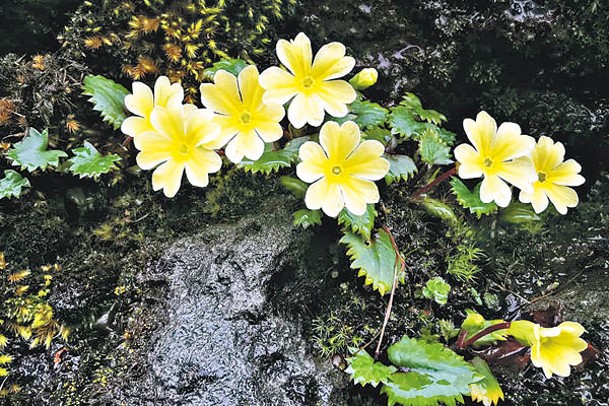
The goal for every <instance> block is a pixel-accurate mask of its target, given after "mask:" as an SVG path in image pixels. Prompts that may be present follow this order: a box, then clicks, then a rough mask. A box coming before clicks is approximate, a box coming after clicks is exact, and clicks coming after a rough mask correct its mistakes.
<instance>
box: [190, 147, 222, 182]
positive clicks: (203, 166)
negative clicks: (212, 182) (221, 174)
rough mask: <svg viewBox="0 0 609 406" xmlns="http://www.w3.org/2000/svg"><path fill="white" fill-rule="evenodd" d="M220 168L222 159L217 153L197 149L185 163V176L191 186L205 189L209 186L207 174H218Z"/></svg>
mask: <svg viewBox="0 0 609 406" xmlns="http://www.w3.org/2000/svg"><path fill="white" fill-rule="evenodd" d="M221 167H222V159H221V158H220V156H219V155H218V154H217V153H215V152H213V151H210V150H208V149H205V148H201V147H199V148H197V149H195V151H194V152H193V155H192V158H191V159H190V160H189V161H188V162H186V176H187V177H188V181H189V182H190V183H191V184H192V185H193V186H197V187H205V186H207V185H208V184H209V174H210V173H216V172H218V171H219V170H220V168H221Z"/></svg>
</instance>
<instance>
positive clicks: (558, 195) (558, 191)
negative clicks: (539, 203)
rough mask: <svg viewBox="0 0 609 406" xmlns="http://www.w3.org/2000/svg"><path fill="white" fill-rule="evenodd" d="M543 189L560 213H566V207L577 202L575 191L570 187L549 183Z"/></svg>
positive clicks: (573, 205)
mask: <svg viewBox="0 0 609 406" xmlns="http://www.w3.org/2000/svg"><path fill="white" fill-rule="evenodd" d="M545 191H546V194H547V195H548V197H549V198H550V201H551V202H552V204H553V205H554V207H556V210H557V211H558V212H559V213H560V214H567V208H568V207H575V206H577V204H578V203H579V197H578V196H577V193H576V192H575V190H573V189H571V188H570V187H567V186H560V185H551V184H550V185H548V186H546V187H545Z"/></svg>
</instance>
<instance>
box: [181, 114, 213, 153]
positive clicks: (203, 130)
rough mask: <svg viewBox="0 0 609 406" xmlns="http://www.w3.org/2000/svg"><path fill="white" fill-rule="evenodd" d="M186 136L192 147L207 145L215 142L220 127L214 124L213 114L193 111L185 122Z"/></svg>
mask: <svg viewBox="0 0 609 406" xmlns="http://www.w3.org/2000/svg"><path fill="white" fill-rule="evenodd" d="M186 134H187V136H188V137H189V138H190V139H191V140H192V143H193V144H194V145H202V144H206V145H207V144H209V143H210V142H213V141H214V140H216V139H217V138H218V137H219V136H220V126H219V125H218V124H216V123H215V122H214V113H213V112H212V111H211V110H207V109H197V110H196V111H193V112H192V113H191V114H190V116H189V117H188V121H187V122H186Z"/></svg>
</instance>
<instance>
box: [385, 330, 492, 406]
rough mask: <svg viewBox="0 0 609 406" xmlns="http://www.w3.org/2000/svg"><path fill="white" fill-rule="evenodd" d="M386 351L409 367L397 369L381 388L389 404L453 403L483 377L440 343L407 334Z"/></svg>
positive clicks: (398, 364) (399, 364)
mask: <svg viewBox="0 0 609 406" xmlns="http://www.w3.org/2000/svg"><path fill="white" fill-rule="evenodd" d="M387 354H388V356H389V360H390V361H391V363H392V364H393V365H395V366H396V367H399V368H400V369H403V370H406V371H408V372H397V373H394V374H393V375H391V376H390V377H389V379H388V381H387V382H386V383H385V385H384V386H383V388H382V389H381V392H382V393H385V394H386V395H387V397H388V400H389V405H395V404H401V405H405V406H428V405H429V406H435V405H439V404H445V405H451V406H454V405H455V404H456V403H457V402H459V403H463V395H469V393H470V391H469V385H471V384H472V383H475V382H478V381H479V380H480V379H481V377H480V376H478V375H477V374H476V373H475V370H474V368H473V367H472V366H471V365H470V364H469V363H467V362H466V361H465V360H464V359H463V357H461V356H460V355H458V354H457V353H455V352H454V351H452V350H450V349H448V348H446V347H445V346H444V345H442V344H439V343H427V342H425V341H420V340H416V339H414V338H408V337H404V338H402V339H401V340H400V341H399V342H397V343H395V344H393V345H391V346H390V347H389V348H388V349H387Z"/></svg>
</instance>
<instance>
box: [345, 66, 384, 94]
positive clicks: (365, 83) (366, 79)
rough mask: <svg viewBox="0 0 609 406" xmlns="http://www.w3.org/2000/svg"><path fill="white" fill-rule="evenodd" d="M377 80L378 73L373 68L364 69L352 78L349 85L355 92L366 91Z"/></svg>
mask: <svg viewBox="0 0 609 406" xmlns="http://www.w3.org/2000/svg"><path fill="white" fill-rule="evenodd" d="M378 78H379V73H378V71H377V70H376V69H374V68H364V69H362V70H361V71H359V72H358V73H357V75H355V76H353V77H352V78H351V80H349V83H351V85H352V86H353V88H354V89H357V90H366V89H368V88H369V87H370V86H372V85H374V84H375V83H376V81H377V80H378Z"/></svg>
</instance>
